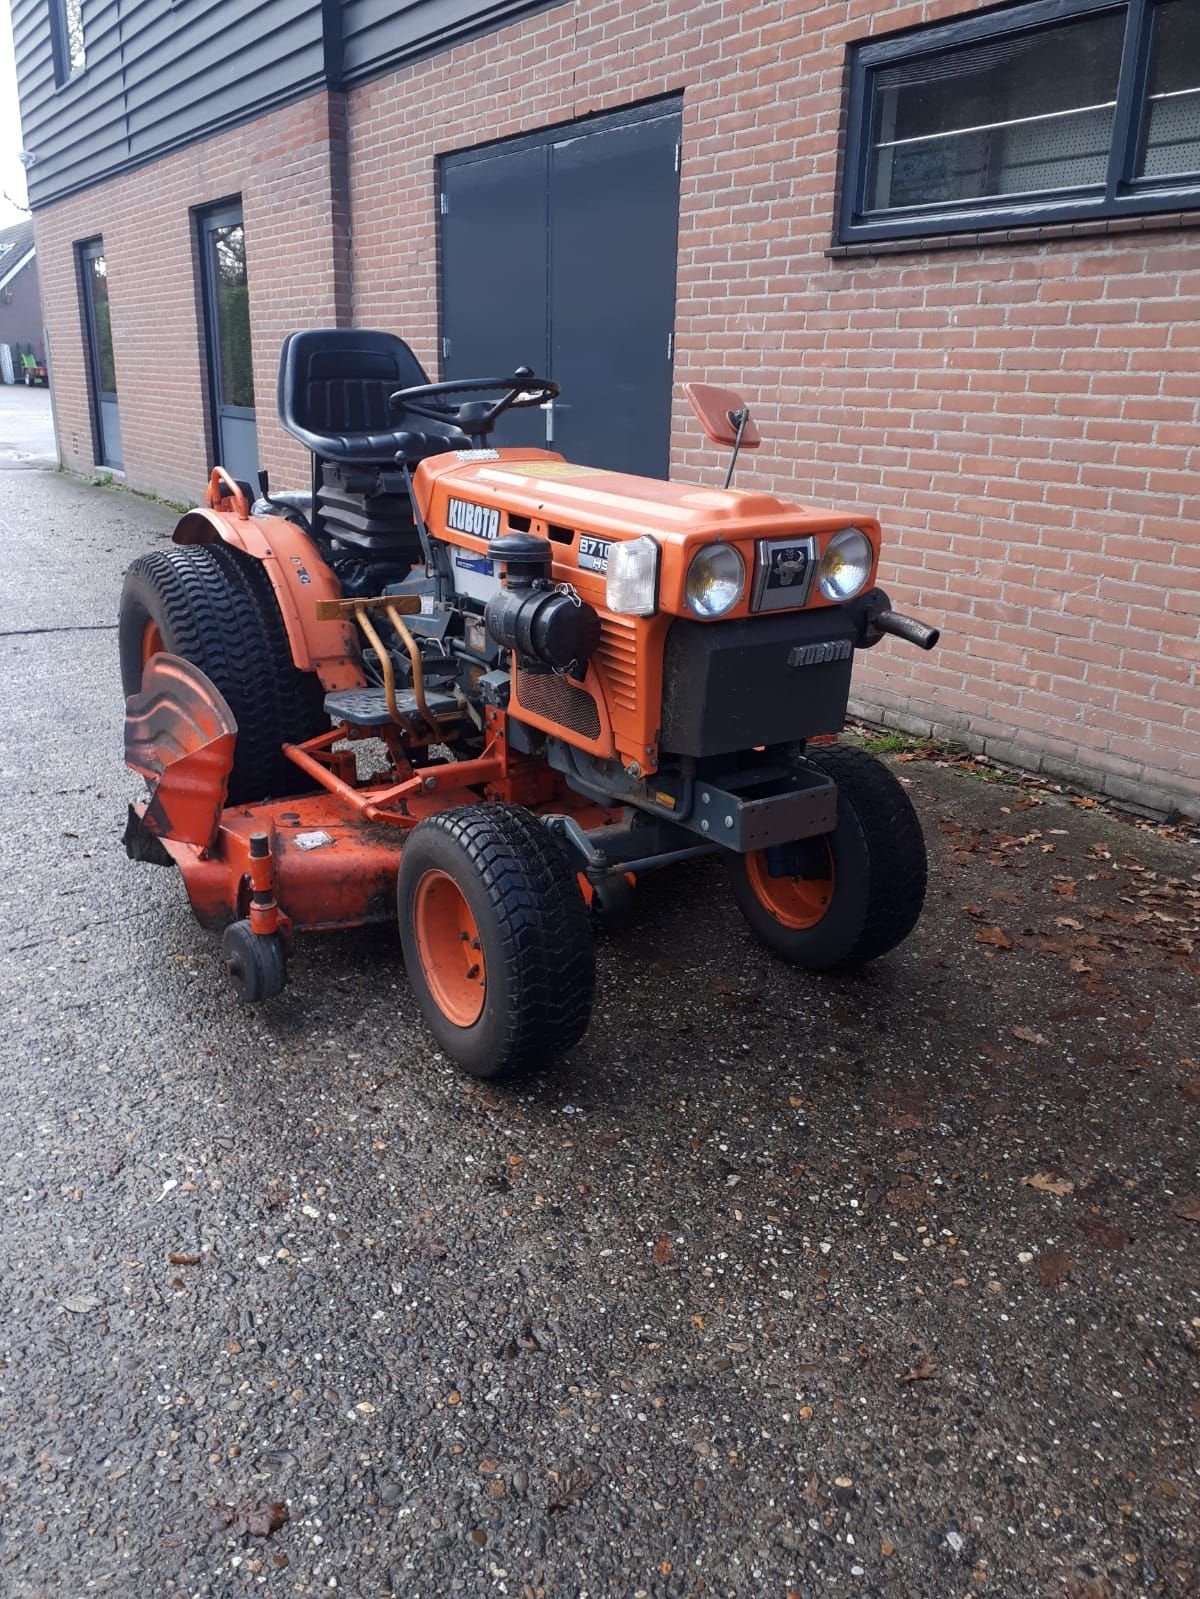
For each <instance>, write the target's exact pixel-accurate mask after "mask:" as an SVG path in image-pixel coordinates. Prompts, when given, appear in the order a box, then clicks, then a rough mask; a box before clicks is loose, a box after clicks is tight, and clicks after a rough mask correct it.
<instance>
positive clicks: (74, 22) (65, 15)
mask: <svg viewBox="0 0 1200 1599" xmlns="http://www.w3.org/2000/svg"><path fill="white" fill-rule="evenodd" d="M51 20H52V24H53V28H54V31H55V33H56V34H57V38H56V39H55V68H56V71H55V76H56V77H57V79H58V82H59V83H66V81H67V80H68V78H73V77H74V76H75V74H76V73H77V72H82V71H83V69H84V67H85V66H86V65H87V53H86V51H85V50H84V44H83V0H54V7H53V10H52V13H51Z"/></svg>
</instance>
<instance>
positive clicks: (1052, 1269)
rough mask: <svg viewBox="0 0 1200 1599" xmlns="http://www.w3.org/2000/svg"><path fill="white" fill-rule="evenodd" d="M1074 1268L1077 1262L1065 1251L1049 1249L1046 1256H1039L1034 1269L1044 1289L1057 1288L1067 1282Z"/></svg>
mask: <svg viewBox="0 0 1200 1599" xmlns="http://www.w3.org/2000/svg"><path fill="white" fill-rule="evenodd" d="M1074 1267H1075V1262H1074V1261H1073V1260H1072V1259H1071V1257H1070V1255H1068V1254H1067V1252H1066V1251H1065V1250H1063V1249H1048V1250H1046V1252H1045V1254H1044V1255H1039V1256H1038V1258H1037V1262H1036V1264H1035V1266H1034V1268H1033V1269H1034V1271H1036V1272H1037V1279H1038V1282H1040V1283H1041V1285H1042V1287H1043V1288H1057V1287H1058V1285H1059V1283H1061V1282H1065V1281H1066V1280H1067V1278H1068V1277H1069V1276H1070V1275H1071V1272H1072V1271H1073V1270H1074Z"/></svg>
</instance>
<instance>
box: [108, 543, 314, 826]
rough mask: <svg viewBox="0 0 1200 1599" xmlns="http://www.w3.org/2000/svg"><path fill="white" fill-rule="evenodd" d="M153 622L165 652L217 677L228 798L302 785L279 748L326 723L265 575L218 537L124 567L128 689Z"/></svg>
mask: <svg viewBox="0 0 1200 1599" xmlns="http://www.w3.org/2000/svg"><path fill="white" fill-rule="evenodd" d="M147 620H153V621H154V622H156V623H157V624H158V627H159V631H160V633H161V634H162V638H163V643H164V645H165V646H166V648H167V649H168V650H169V651H171V653H172V654H175V655H180V656H182V657H183V658H184V659H185V660H187V661H190V662H191V663H192V664H193V665H194V666H198V667H199V668H200V670H201V671H202V672H203V673H204V674H205V675H206V676H207V677H209V678H211V680H212V681H213V683H214V684H215V685H216V687H217V688H218V689H219V690H220V691H221V693H222V694H223V695H224V697H225V699H226V701H227V703H228V705H229V708H230V710H231V711H232V712H233V714H234V716H235V717H236V719H237V724H238V737H237V744H236V746H235V749H234V758H233V770H232V772H231V773H230V778H229V803H230V804H231V805H240V804H245V803H248V802H252V801H255V800H261V799H273V798H279V797H282V796H283V795H286V794H291V793H296V792H297V791H298V790H299V789H301V788H303V787H304V783H303V780H302V778H301V777H300V774H299V772H298V770H297V768H296V767H295V766H293V765H292V763H291V762H290V761H288V760H287V759H286V757H285V756H283V755H282V754H281V753H280V745H281V744H283V743H285V742H300V741H303V740H304V739H307V738H312V737H313V736H314V735H315V734H316V733H319V732H321V731H323V730H324V728H325V727H327V726H328V718H327V717H326V716H325V715H324V711H323V697H324V696H323V692H322V689H321V684H320V681H319V680H318V678H317V677H316V676H315V674H313V673H310V672H300V671H297V669H296V667H295V665H294V663H293V661H292V653H291V647H290V645H289V643H288V638H287V632H286V629H285V628H284V625H283V618H282V617H281V616H280V614H279V606H278V604H277V603H276V600H275V594H274V590H273V589H272V587H271V581H270V578H269V577H268V576H267V574H266V573H265V572H264V571H263V570H262V567H261V565H260V563H259V562H257V561H255V560H253V559H252V558H251V557H249V556H246V555H243V554H241V553H240V552H238V551H236V550H231V549H229V548H228V547H227V546H225V545H222V544H191V545H182V546H173V547H172V548H170V549H166V550H152V551H151V552H150V553H149V554H147V555H142V556H139V557H138V559H137V560H136V561H134V562H133V564H132V565H131V566H130V568H129V570H128V571H127V573H126V574H125V585H124V588H123V590H122V593H121V608H120V616H119V622H118V639H119V645H120V655H121V681H122V686H123V688H124V692H125V694H126V695H129V694H135V693H137V692H138V690H139V689H140V688H141V682H142V657H141V640H142V630H143V627H144V624H145V622H146V621H147Z"/></svg>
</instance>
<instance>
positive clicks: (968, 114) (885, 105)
mask: <svg viewBox="0 0 1200 1599" xmlns="http://www.w3.org/2000/svg"><path fill="white" fill-rule="evenodd" d="M1179 3H1180V4H1181V5H1182V4H1186V5H1187V8H1188V9H1189V10H1191V9H1194V0H1179ZM1124 29H1125V11H1124V8H1123V7H1122V8H1120V9H1118V10H1113V11H1103V12H1099V13H1096V14H1093V15H1089V16H1086V17H1082V18H1080V19H1078V20H1076V21H1072V22H1068V23H1062V24H1059V25H1057V26H1055V27H1051V28H1042V29H1039V30H1037V31H1036V32H1032V33H1024V34H1020V35H1017V36H1010V37H1005V38H1000V39H996V40H991V41H988V42H987V43H984V44H978V45H971V46H966V47H962V46H960V47H959V48H957V49H953V50H943V51H939V52H938V53H937V54H932V55H926V56H922V57H920V58H918V59H916V60H912V61H905V62H900V63H898V64H896V65H895V66H891V67H883V68H880V69H879V70H878V71H877V72H876V73H875V74H874V83H873V91H874V92H873V107H872V119H871V152H870V162H869V166H868V172H867V209H868V210H876V211H880V210H894V209H897V208H899V207H906V208H908V207H916V206H937V205H947V204H962V203H963V202H964V201H970V200H975V199H989V198H996V197H998V196H1004V195H1014V196H1015V195H1021V194H1030V193H1038V192H1042V191H1045V190H1053V189H1067V188H1070V189H1075V188H1085V187H1088V186H1092V185H1102V184H1103V183H1104V181H1105V177H1106V173H1107V169H1108V157H1109V145H1110V142H1111V138H1112V125H1113V111H1114V108H1115V105H1116V98H1117V79H1118V76H1119V74H1120V69H1121V46H1122V40H1123V36H1124Z"/></svg>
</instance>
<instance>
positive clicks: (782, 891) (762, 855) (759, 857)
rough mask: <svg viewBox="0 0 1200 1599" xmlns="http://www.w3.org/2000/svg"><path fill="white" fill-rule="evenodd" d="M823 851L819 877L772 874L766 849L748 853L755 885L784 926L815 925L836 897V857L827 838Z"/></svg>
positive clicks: (758, 894) (772, 912)
mask: <svg viewBox="0 0 1200 1599" xmlns="http://www.w3.org/2000/svg"><path fill="white" fill-rule="evenodd" d="M821 852H822V860H821V875H820V876H817V877H772V876H771V874H770V872H769V871H768V870H767V853H766V851H765V850H756V851H755V853H754V854H753V855H747V856H746V876H747V877H748V878H749V879H750V886H751V888H752V889H753V890H754V892H755V894H756V895H757V896H758V898H759V900H760V901H761V902H762V904H763V905H764V906H765V907H766V909H767V910H768V911H770V913H771V915H772V916H773V917H774V918H775V920H776V921H777V922H779V923H781V924H782V925H783V926H784V927H794V928H798V929H802V928H805V927H815V926H816V925H817V923H818V922H819V921H820V920H821V919H822V917H823V916H824V915H825V913H826V912H827V911H828V909H829V906H830V904H831V902H832V900H833V856H832V855H831V853H830V850H829V845H828V844H827V843H825V842H824V841H821Z"/></svg>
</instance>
